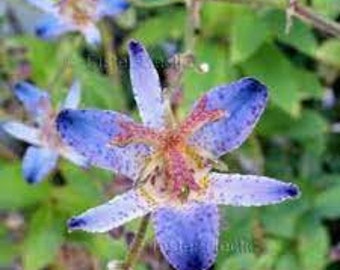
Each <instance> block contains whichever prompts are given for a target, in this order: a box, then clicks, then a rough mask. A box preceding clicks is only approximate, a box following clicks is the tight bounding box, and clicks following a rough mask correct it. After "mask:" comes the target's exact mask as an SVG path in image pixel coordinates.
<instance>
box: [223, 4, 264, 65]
mask: <svg viewBox="0 0 340 270" xmlns="http://www.w3.org/2000/svg"><path fill="white" fill-rule="evenodd" d="M231 27H232V28H231V46H230V58H231V62H232V63H234V64H235V63H240V62H243V61H244V60H246V59H248V58H249V57H250V56H252V55H253V54H254V53H255V52H256V51H257V50H258V49H259V48H260V47H261V45H262V44H263V43H264V42H265V41H266V40H267V39H268V37H269V29H268V27H267V24H266V22H264V21H263V20H261V18H260V17H259V15H258V14H256V13H255V12H254V11H253V10H251V9H249V8H247V9H245V8H244V9H242V10H239V12H238V14H235V17H234V20H233V22H232V25H231Z"/></svg>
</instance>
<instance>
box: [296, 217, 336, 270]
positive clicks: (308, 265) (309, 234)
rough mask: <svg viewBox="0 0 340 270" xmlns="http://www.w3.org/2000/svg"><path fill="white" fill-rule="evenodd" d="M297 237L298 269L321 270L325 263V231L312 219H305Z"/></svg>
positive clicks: (326, 236)
mask: <svg viewBox="0 0 340 270" xmlns="http://www.w3.org/2000/svg"><path fill="white" fill-rule="evenodd" d="M300 229H301V232H300V234H299V237H298V255H299V258H300V262H301V267H300V269H310V270H322V269H324V267H325V265H326V263H327V257H328V246H329V239H328V234H327V231H326V229H325V228H324V227H322V225H321V224H320V223H319V221H318V220H316V219H315V218H314V217H305V219H304V221H303V224H302V227H301V228H300Z"/></svg>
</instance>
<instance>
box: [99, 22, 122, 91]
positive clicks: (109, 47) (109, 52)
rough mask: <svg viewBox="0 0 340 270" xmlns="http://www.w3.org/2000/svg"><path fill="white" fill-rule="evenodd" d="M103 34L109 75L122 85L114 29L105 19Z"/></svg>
mask: <svg viewBox="0 0 340 270" xmlns="http://www.w3.org/2000/svg"><path fill="white" fill-rule="evenodd" d="M102 35H103V45H104V54H105V64H106V67H107V73H108V75H109V77H110V78H112V79H113V80H114V81H115V82H116V84H117V85H120V75H119V70H118V66H117V59H118V58H117V55H116V48H115V45H114V35H113V29H112V26H111V25H110V23H109V22H108V21H104V22H103V24H102Z"/></svg>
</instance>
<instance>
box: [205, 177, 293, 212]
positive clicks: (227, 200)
mask: <svg viewBox="0 0 340 270" xmlns="http://www.w3.org/2000/svg"><path fill="white" fill-rule="evenodd" d="M209 179H210V184H209V185H210V186H209V188H208V192H207V193H206V197H205V199H204V201H206V202H207V203H215V204H224V205H233V206H262V205H269V204H276V203H280V202H283V201H286V200H291V199H296V198H297V197H299V195H300V190H299V188H298V187H297V186H296V185H294V184H291V183H287V182H282V181H278V180H275V179H272V178H269V177H265V176H257V175H240V174H221V173H212V174H211V175H210V176H209Z"/></svg>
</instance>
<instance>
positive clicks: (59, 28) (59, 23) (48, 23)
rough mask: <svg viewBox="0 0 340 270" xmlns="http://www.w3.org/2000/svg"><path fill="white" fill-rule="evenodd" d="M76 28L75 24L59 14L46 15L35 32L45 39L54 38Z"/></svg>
mask: <svg viewBox="0 0 340 270" xmlns="http://www.w3.org/2000/svg"><path fill="white" fill-rule="evenodd" d="M74 30H76V29H75V28H74V26H73V25H71V24H69V23H67V22H66V21H64V20H62V19H61V18H59V17H58V16H53V15H50V16H45V17H44V18H43V19H42V20H41V21H40V22H39V23H38V25H37V26H36V28H35V34H36V35H37V36H38V37H39V38H41V39H45V40H53V39H55V38H57V37H59V36H60V35H62V34H64V33H66V32H69V31H74Z"/></svg>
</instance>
